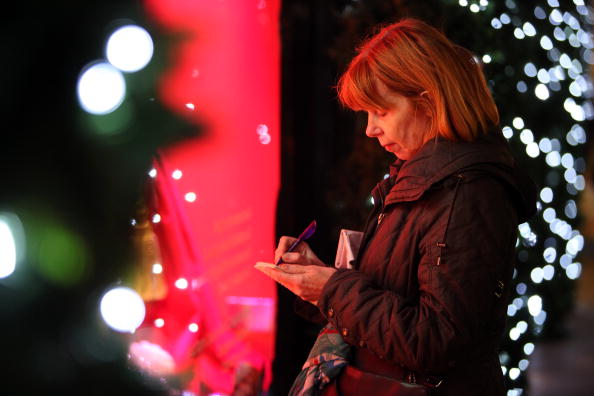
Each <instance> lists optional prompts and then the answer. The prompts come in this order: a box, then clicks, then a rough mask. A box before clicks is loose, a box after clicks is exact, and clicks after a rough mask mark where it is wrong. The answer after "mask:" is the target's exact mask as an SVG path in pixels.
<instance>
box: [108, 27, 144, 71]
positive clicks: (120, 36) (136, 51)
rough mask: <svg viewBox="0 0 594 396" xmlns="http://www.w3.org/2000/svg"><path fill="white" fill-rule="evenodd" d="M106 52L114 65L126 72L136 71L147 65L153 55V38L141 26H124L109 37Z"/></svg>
mask: <svg viewBox="0 0 594 396" xmlns="http://www.w3.org/2000/svg"><path fill="white" fill-rule="evenodd" d="M105 52H106V56H107V60H109V63H111V64H112V65H113V66H114V67H117V68H118V69H120V70H121V71H124V72H135V71H138V70H140V69H142V68H143V67H145V66H146V65H147V64H148V63H149V62H150V60H151V58H152V57H153V40H152V39H151V35H150V34H149V33H148V32H147V31H146V30H145V29H143V28H141V27H140V26H136V25H128V26H123V27H121V28H119V29H118V30H116V31H115V32H113V33H112V35H111V36H110V37H109V39H108V41H107V47H106V50H105Z"/></svg>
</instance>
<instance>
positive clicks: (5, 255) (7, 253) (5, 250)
mask: <svg viewBox="0 0 594 396" xmlns="http://www.w3.org/2000/svg"><path fill="white" fill-rule="evenodd" d="M16 260H17V253H16V243H15V240H14V236H13V235H12V231H11V229H10V226H9V225H8V223H7V222H5V221H4V220H3V219H2V218H0V279H2V278H6V277H7V276H10V275H11V274H12V273H13V272H14V270H15V268H16Z"/></svg>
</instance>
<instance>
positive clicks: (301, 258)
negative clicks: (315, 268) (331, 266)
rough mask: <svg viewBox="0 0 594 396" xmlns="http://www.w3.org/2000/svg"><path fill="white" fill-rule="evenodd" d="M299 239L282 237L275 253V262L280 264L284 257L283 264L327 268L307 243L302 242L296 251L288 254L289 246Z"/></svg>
mask: <svg viewBox="0 0 594 396" xmlns="http://www.w3.org/2000/svg"><path fill="white" fill-rule="evenodd" d="M296 240H297V238H293V237H288V236H284V237H281V239H280V241H278V246H277V247H276V250H275V251H274V262H275V263H278V260H279V258H281V257H282V259H283V263H288V264H299V265H320V266H322V267H325V266H326V264H324V263H323V262H322V260H320V259H319V258H318V256H316V254H315V253H314V252H313V250H311V248H310V247H309V245H308V244H307V243H306V242H301V243H299V245H297V247H296V248H295V250H293V251H292V252H289V253H286V251H287V249H288V248H289V246H291V245H292V244H293V242H295V241H296Z"/></svg>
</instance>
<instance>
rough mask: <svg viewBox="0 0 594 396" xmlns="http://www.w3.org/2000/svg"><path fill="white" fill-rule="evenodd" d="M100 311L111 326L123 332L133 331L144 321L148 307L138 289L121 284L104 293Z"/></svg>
mask: <svg viewBox="0 0 594 396" xmlns="http://www.w3.org/2000/svg"><path fill="white" fill-rule="evenodd" d="M100 311H101V316H102V317H103V320H104V321H105V323H107V325H108V326H109V327H111V328H112V329H114V330H116V331H119V332H122V333H133V332H134V331H135V330H136V329H137V328H138V326H140V325H141V324H142V322H143V321H144V315H145V312H146V308H145V306H144V302H143V301H142V298H141V297H140V295H139V294H138V293H137V292H136V291H134V290H132V289H130V288H129V287H123V286H120V287H116V288H113V289H111V290H109V291H107V292H106V293H105V294H104V295H103V297H102V298H101V304H100Z"/></svg>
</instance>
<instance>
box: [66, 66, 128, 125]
mask: <svg viewBox="0 0 594 396" xmlns="http://www.w3.org/2000/svg"><path fill="white" fill-rule="evenodd" d="M77 93H78V100H79V102H80V105H81V107H82V108H83V109H84V110H85V111H86V112H88V113H91V114H99V115H102V114H108V113H111V112H112V111H114V110H115V109H117V108H118V107H119V106H120V105H121V104H122V102H123V101H124V97H125V96H126V81H125V80H124V76H123V75H122V72H120V71H119V70H118V69H116V68H115V67H113V66H112V65H110V64H109V63H106V62H101V63H96V64H94V65H92V66H90V67H88V68H86V69H85V70H84V71H83V72H82V73H81V75H80V77H79V79H78V85H77Z"/></svg>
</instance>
